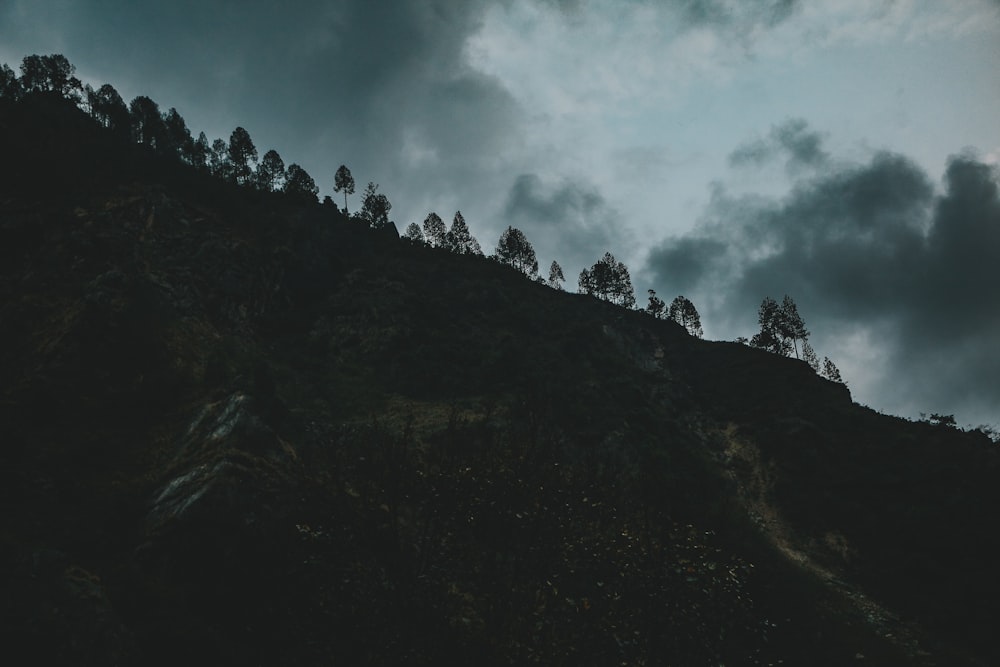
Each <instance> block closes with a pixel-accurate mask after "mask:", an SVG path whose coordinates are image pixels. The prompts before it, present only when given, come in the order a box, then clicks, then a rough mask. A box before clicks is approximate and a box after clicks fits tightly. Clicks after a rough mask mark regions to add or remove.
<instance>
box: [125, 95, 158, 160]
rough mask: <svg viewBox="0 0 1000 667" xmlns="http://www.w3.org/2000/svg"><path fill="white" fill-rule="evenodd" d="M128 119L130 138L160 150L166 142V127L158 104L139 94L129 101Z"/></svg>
mask: <svg viewBox="0 0 1000 667" xmlns="http://www.w3.org/2000/svg"><path fill="white" fill-rule="evenodd" d="M128 109H129V119H130V121H131V127H132V140H133V141H134V142H135V143H137V144H142V145H144V146H149V147H150V148H152V149H153V150H154V151H157V152H161V151H163V150H164V149H165V148H166V144H167V138H166V134H167V128H166V125H164V123H163V117H162V116H160V106H159V105H158V104H157V103H156V102H154V101H153V100H152V99H150V98H148V97H146V96H145V95H139V96H137V97H136V98H134V99H133V100H132V101H131V102H130V103H129V107H128Z"/></svg>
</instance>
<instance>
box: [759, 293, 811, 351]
mask: <svg viewBox="0 0 1000 667" xmlns="http://www.w3.org/2000/svg"><path fill="white" fill-rule="evenodd" d="M757 321H758V322H759V324H760V332H758V333H756V334H754V337H753V338H752V339H751V340H750V344H751V345H753V346H754V347H759V348H761V349H764V350H768V351H769V352H774V353H775V354H781V355H784V356H786V357H787V356H791V355H792V353H793V352H794V354H795V357H796V358H798V356H799V351H798V344H797V342H798V341H800V340H801V341H802V342H805V341H806V339H808V338H809V331H808V330H807V329H806V326H805V322H804V321H803V320H802V317H801V316H800V315H799V310H798V308H797V307H796V305H795V302H794V301H793V300H792V297H790V296H788V295H787V294H786V295H785V298H784V299H783V300H782V302H781V305H779V304H778V302H777V301H775V300H774V299H772V298H771V297H765V298H764V300H763V301H761V304H760V308H759V309H758V311H757Z"/></svg>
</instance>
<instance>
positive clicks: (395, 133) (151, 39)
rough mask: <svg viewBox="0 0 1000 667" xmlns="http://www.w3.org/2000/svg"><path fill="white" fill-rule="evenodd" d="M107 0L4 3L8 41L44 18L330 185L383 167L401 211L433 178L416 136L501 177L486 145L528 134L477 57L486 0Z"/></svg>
mask: <svg viewBox="0 0 1000 667" xmlns="http://www.w3.org/2000/svg"><path fill="white" fill-rule="evenodd" d="M95 4H97V3H93V4H92V3H66V2H61V1H59V0H33V1H32V2H31V3H14V4H12V5H6V3H5V5H4V6H3V7H0V42H6V43H7V45H8V46H7V49H8V50H9V49H13V48H22V49H24V50H25V52H34V51H35V50H37V49H38V48H39V46H38V44H37V42H36V43H32V44H29V43H24V44H23V45H22V44H21V42H20V40H21V38H20V35H22V34H24V35H37V34H38V32H39V26H40V25H41V24H42V23H44V24H45V26H46V30H47V31H48V32H49V33H51V34H54V35H57V36H58V41H57V42H54V43H53V47H52V48H51V49H49V50H55V49H57V48H58V50H60V51H62V52H64V53H65V55H66V56H67V57H69V58H70V60H71V61H72V62H74V63H75V64H76V65H77V66H78V68H79V73H80V74H81V75H83V76H93V77H97V78H99V79H100V81H98V83H103V82H104V81H109V82H111V83H113V84H114V85H115V86H116V87H118V88H119V89H120V90H122V92H123V94H125V95H126V96H128V95H136V94H145V95H149V96H151V97H153V98H154V99H155V100H156V101H157V102H159V103H160V105H161V106H163V107H169V106H174V107H177V108H178V110H179V111H180V112H181V113H182V114H183V115H184V116H185V118H186V120H187V121H188V125H189V126H190V127H192V129H193V130H195V131H198V130H202V129H204V130H207V131H208V132H209V134H210V135H216V136H221V135H228V132H230V131H231V130H232V128H233V127H235V126H236V125H241V126H243V127H246V128H247V129H248V130H249V131H250V134H251V135H252V137H253V138H254V140H255V143H257V144H258V148H261V149H267V148H275V149H277V150H278V151H279V152H280V153H281V155H282V157H284V158H285V161H286V162H291V161H294V162H298V163H299V164H302V165H303V166H305V167H306V169H308V170H309V171H310V173H311V174H312V175H313V177H314V178H315V179H316V181H317V183H318V184H319V185H320V187H321V188H322V189H323V190H324V191H325V192H327V193H328V192H329V191H330V190H331V189H332V180H333V173H334V171H335V170H336V168H337V166H338V165H339V164H341V163H346V164H348V166H350V168H351V170H352V171H353V172H354V175H355V178H356V179H357V180H358V181H360V182H366V181H368V180H375V181H378V182H381V183H382V185H383V189H385V190H386V191H387V192H388V194H389V196H390V197H391V198H392V199H393V201H394V203H398V204H401V206H400V205H398V206H397V207H396V210H398V211H399V213H400V214H401V216H402V218H403V219H406V218H416V217H418V215H419V214H420V213H421V212H420V211H416V210H415V211H412V212H410V211H407V210H405V209H406V204H405V202H409V201H414V202H416V201H419V200H420V198H421V195H422V190H421V189H422V188H423V187H425V185H426V182H421V179H422V178H430V176H428V175H427V174H426V172H427V171H430V169H425V173H420V172H418V171H417V170H414V169H413V168H412V165H411V164H409V163H408V162H407V161H406V159H405V155H404V152H405V150H406V147H409V148H410V149H412V148H413V146H412V144H414V143H416V144H418V146H417V148H419V150H420V154H421V156H422V159H424V160H425V161H427V162H428V163H429V164H426V165H425V166H429V167H433V168H434V170H436V178H437V180H438V182H441V181H444V180H448V179H451V178H455V179H457V180H458V181H459V182H460V183H463V184H473V183H474V182H475V180H476V179H477V178H478V179H479V180H481V181H482V180H490V179H487V178H483V177H484V174H485V172H486V171H487V170H488V169H489V168H491V166H492V163H490V162H488V160H487V157H488V156H490V155H493V154H495V153H496V152H497V151H498V150H499V149H500V148H502V146H503V141H504V138H505V137H509V136H512V135H515V134H516V128H517V126H518V123H519V119H520V113H521V112H520V110H519V108H518V106H517V104H516V102H515V101H514V100H513V98H512V97H511V96H510V95H509V94H508V92H507V91H506V90H505V89H504V88H503V86H502V85H500V84H499V83H498V82H497V81H496V80H494V79H492V78H490V77H488V76H485V75H483V74H481V73H479V72H477V71H475V70H473V69H472V68H471V67H470V66H469V65H468V63H467V60H466V52H465V49H466V42H467V39H468V38H469V36H470V35H471V34H473V33H474V32H475V31H476V30H477V29H478V27H479V25H480V23H481V21H482V18H483V14H484V11H485V9H486V7H487V6H488V3H487V2H485V1H478V0H473V1H470V2H452V1H451V0H429V1H427V2H392V3H383V2H376V3H373V2H368V1H367V0H341V1H338V2H335V3H329V2H322V1H321V0H305V1H303V2H296V3H293V4H291V5H276V4H275V3H269V2H263V1H261V0H251V1H249V2H233V1H225V2H200V1H197V2H196V1H195V0H177V1H176V2H169V3H136V2H130V1H127V0H106V1H105V2H102V3H100V4H99V6H98V7H95V6H94V5H95ZM21 55H23V54H21ZM210 138H211V137H210ZM459 163H462V164H464V165H466V166H464V167H462V168H459V167H458V166H457V165H458V164H459ZM414 173H416V174H417V176H414ZM472 187H475V186H474V185H473V186H472ZM454 189H455V190H462V189H463V185H456V186H455V188H454ZM394 212H395V211H394ZM422 213H424V214H425V213H426V211H423V212H422Z"/></svg>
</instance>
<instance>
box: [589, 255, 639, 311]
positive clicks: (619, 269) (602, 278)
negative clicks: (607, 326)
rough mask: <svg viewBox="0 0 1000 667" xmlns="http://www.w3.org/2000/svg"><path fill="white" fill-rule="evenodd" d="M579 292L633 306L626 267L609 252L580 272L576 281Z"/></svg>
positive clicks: (633, 292)
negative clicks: (588, 268)
mask: <svg viewBox="0 0 1000 667" xmlns="http://www.w3.org/2000/svg"><path fill="white" fill-rule="evenodd" d="M577 284H578V286H579V288H580V292H582V293H583V294H590V295H591V296H596V297H597V298H598V299H603V300H604V301H610V302H611V303H613V304H615V305H618V306H623V307H625V308H632V307H633V306H635V291H634V290H633V289H632V277H631V276H630V275H629V272H628V267H626V266H625V265H624V264H623V263H622V262H619V261H618V260H617V259H615V256H614V255H612V254H611V253H610V252H606V253H604V257H602V258H601V259H599V260H597V262H596V263H595V264H594V265H593V266H592V267H590V270H587V269H584V270H583V271H581V272H580V279H579V281H578V283H577Z"/></svg>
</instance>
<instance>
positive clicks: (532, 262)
mask: <svg viewBox="0 0 1000 667" xmlns="http://www.w3.org/2000/svg"><path fill="white" fill-rule="evenodd" d="M493 257H494V258H495V259H496V260H497V261H498V262H500V263H501V264H507V265H508V266H513V267H514V268H515V269H517V270H518V271H520V272H521V273H523V274H524V275H526V276H528V277H529V278H537V277H538V258H537V257H535V249H534V248H533V247H532V246H531V242H530V241H528V237H527V236H525V235H524V232H522V231H521V230H520V229H516V228H514V227H507V229H506V230H504V232H503V233H502V234H501V235H500V240H499V241H497V248H496V252H495V254H494V255H493Z"/></svg>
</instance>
